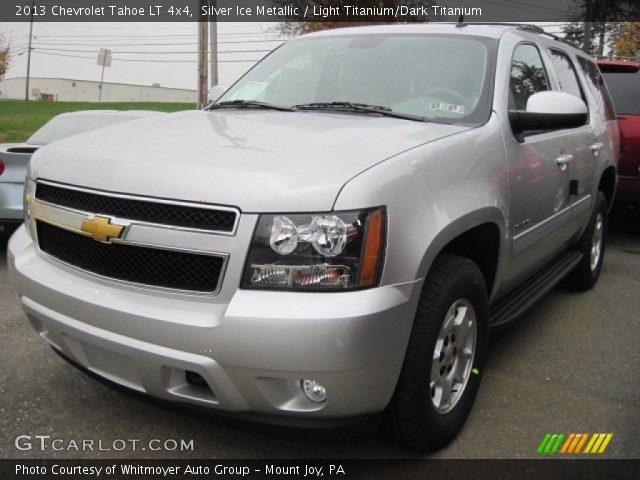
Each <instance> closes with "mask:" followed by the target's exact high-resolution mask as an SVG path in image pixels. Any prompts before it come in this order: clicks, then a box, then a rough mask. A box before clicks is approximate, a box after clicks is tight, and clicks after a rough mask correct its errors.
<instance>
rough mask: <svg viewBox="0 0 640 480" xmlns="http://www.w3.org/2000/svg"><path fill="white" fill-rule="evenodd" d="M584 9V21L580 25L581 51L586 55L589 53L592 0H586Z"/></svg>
mask: <svg viewBox="0 0 640 480" xmlns="http://www.w3.org/2000/svg"><path fill="white" fill-rule="evenodd" d="M584 9H585V11H584V23H583V25H582V41H583V44H582V51H583V52H585V53H586V54H588V55H591V26H592V23H591V22H592V21H593V0H586V1H585V5H584Z"/></svg>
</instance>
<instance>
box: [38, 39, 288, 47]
mask: <svg viewBox="0 0 640 480" xmlns="http://www.w3.org/2000/svg"><path fill="white" fill-rule="evenodd" d="M218 43H219V44H239V43H284V40H243V41H235V40H234V41H222V42H218ZM196 44H197V42H172V43H111V42H101V43H86V42H82V43H57V42H53V43H51V42H47V43H44V45H52V46H54V45H55V46H71V47H73V46H78V45H85V46H88V47H91V46H95V47H104V46H110V47H147V46H166V47H172V46H177V45H196Z"/></svg>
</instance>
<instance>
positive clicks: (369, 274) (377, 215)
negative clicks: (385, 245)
mask: <svg viewBox="0 0 640 480" xmlns="http://www.w3.org/2000/svg"><path fill="white" fill-rule="evenodd" d="M382 235H383V219H382V211H381V210H376V211H375V212H371V215H369V219H368V222H367V228H366V233H365V239H364V249H363V252H362V267H361V271H360V282H358V284H359V285H360V286H361V287H366V286H370V285H373V284H375V283H376V279H377V278H378V268H380V266H381V265H380V264H381V262H380V257H381V256H382Z"/></svg>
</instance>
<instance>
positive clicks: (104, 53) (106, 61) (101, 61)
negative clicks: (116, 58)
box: [98, 48, 111, 68]
mask: <svg viewBox="0 0 640 480" xmlns="http://www.w3.org/2000/svg"><path fill="white" fill-rule="evenodd" d="M98 65H101V66H103V67H107V68H110V67H111V50H109V49H108V48H101V49H100V52H98Z"/></svg>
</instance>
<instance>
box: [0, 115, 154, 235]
mask: <svg viewBox="0 0 640 480" xmlns="http://www.w3.org/2000/svg"><path fill="white" fill-rule="evenodd" d="M163 114H164V113H163V112H152V111H148V110H83V111H79V112H69V113H61V114H60V115H57V116H55V117H54V118H52V119H51V120H50V121H48V122H47V123H45V124H44V125H43V126H42V127H40V129H38V130H37V131H36V132H35V133H34V134H33V135H31V137H29V139H28V140H27V141H26V142H24V143H3V144H0V233H1V232H2V231H3V230H4V229H5V228H7V227H11V226H12V225H15V226H17V225H19V224H20V223H21V222H22V189H23V185H24V177H25V175H26V174H27V165H28V163H29V160H30V159H31V155H33V153H34V152H35V151H36V150H38V149H39V148H40V147H43V146H45V145H48V144H50V143H52V142H55V141H56V140H61V139H63V138H66V137H70V136H71V135H76V134H78V133H82V132H87V131H89V130H95V129H98V128H103V127H108V126H109V125H115V124H116V123H121V122H127V121H129V120H134V119H137V118H144V117H150V116H155V115H163Z"/></svg>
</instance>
